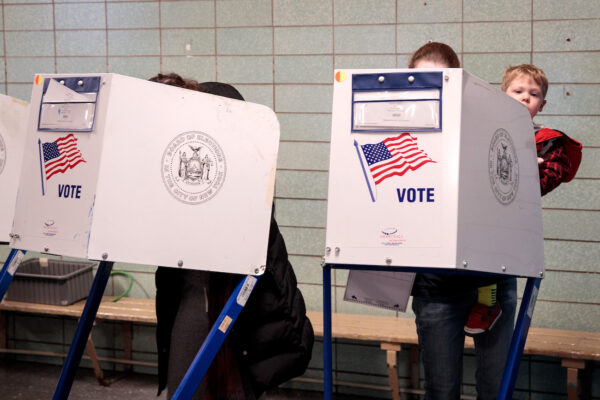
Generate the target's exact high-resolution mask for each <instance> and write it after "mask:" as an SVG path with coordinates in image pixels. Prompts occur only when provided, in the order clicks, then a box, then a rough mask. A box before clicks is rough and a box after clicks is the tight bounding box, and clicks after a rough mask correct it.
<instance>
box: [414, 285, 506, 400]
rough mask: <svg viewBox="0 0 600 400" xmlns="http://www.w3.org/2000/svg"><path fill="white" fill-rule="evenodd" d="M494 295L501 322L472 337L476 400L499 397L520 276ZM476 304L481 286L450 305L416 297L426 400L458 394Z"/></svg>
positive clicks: (447, 398)
mask: <svg viewBox="0 0 600 400" xmlns="http://www.w3.org/2000/svg"><path fill="white" fill-rule="evenodd" d="M496 296H497V297H496V298H497V301H498V303H499V304H500V307H501V308H502V316H501V317H500V320H498V322H496V324H495V325H494V327H493V329H492V330H491V331H489V332H487V333H483V334H481V335H478V336H476V337H475V338H474V340H475V356H476V360H477V372H476V374H475V378H476V382H477V399H478V400H494V399H496V396H497V394H498V390H499V388H500V383H501V381H502V374H503V371H504V364H505V361H506V356H507V354H508V350H509V348H510V341H511V338H512V332H513V327H514V320H515V310H516V307H517V280H516V278H511V279H508V280H506V281H504V282H501V283H499V284H498V290H497V294H496ZM476 302H477V290H473V291H472V293H468V294H467V295H466V296H464V298H462V299H460V300H459V301H457V302H452V303H450V302H435V301H431V300H429V299H427V298H423V297H415V298H413V303H412V307H413V311H414V312H415V315H416V323H417V334H418V336H419V349H420V351H421V357H422V360H423V368H424V370H425V392H426V394H425V399H426V400H456V399H459V398H460V387H461V383H462V369H463V367H462V364H463V363H462V360H463V349H464V342H465V332H464V325H465V323H466V322H467V319H468V317H469V313H470V312H471V307H472V306H473V305H474V304H475V303H476Z"/></svg>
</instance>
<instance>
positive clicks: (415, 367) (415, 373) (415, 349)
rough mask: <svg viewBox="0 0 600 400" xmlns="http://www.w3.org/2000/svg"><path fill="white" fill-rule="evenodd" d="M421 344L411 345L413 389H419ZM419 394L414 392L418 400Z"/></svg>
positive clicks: (411, 380) (414, 396) (414, 397)
mask: <svg viewBox="0 0 600 400" xmlns="http://www.w3.org/2000/svg"><path fill="white" fill-rule="evenodd" d="M419 378H420V377H419V346H418V345H416V344H412V345H410V385H411V386H412V388H413V389H419ZM419 398H420V396H419V395H417V394H413V399H415V400H418V399H419Z"/></svg>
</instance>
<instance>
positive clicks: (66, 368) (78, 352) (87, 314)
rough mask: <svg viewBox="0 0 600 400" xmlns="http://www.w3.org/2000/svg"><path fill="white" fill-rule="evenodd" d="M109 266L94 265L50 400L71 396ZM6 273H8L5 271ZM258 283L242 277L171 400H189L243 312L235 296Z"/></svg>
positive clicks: (4, 283)
mask: <svg viewBox="0 0 600 400" xmlns="http://www.w3.org/2000/svg"><path fill="white" fill-rule="evenodd" d="M19 252H21V255H24V254H25V250H19V249H12V250H11V251H10V253H9V255H8V257H7V259H6V262H5V263H4V266H3V267H2V270H1V271H0V301H1V300H2V299H3V298H4V295H5V294H6V291H7V290H8V288H9V287H10V284H11V282H12V279H13V277H14V273H15V272H16V270H17V269H18V267H19V264H20V260H19V259H18V257H19ZM15 257H17V259H15ZM21 258H22V257H21ZM13 261H14V262H13ZM113 265H114V262H113V261H100V263H99V264H98V270H97V271H96V275H95V277H94V281H93V283H92V287H91V289H90V292H89V295H88V297H87V299H86V302H85V306H84V308H83V312H82V314H81V318H80V319H79V323H78V324H77V329H76V331H75V335H74V337H73V341H72V342H71V346H70V347H69V353H68V354H67V358H66V360H65V363H64V364H63V368H62V371H61V374H60V377H59V380H58V383H57V385H56V389H55V391H54V395H53V397H52V399H53V400H65V399H68V398H69V393H70V392H71V388H72V386H73V381H74V380H75V373H76V372H77V368H79V363H80V362H81V357H82V356H83V351H84V350H85V346H86V343H87V340H88V337H89V336H90V333H91V331H92V327H93V325H94V320H95V319H96V314H97V312H98V308H99V307H100V302H101V300H102V295H103V294H104V290H105V289H106V285H107V283H108V279H109V278H110V273H111V271H112V268H113ZM9 269H11V270H10V271H9ZM259 279H260V275H259V276H254V275H247V276H245V277H243V276H242V279H241V280H240V282H239V283H238V285H237V286H236V288H235V289H234V290H233V292H232V293H231V295H230V296H229V299H228V300H227V303H226V304H225V306H224V307H223V310H222V311H221V314H219V317H218V318H217V320H216V321H215V323H214V325H213V326H212V328H211V329H210V331H209V332H208V336H207V337H206V339H205V340H204V342H203V343H202V346H201V347H200V349H199V350H198V353H197V354H196V357H195V358H194V360H193V361H192V363H191V364H190V366H189V368H188V370H187V372H186V374H185V376H184V377H183V379H182V380H181V382H180V384H179V386H178V387H177V390H176V392H175V394H174V395H173V399H174V400H188V399H191V398H192V396H193V395H194V393H195V392H196V390H197V389H198V386H199V385H200V382H201V381H202V379H203V378H204V375H205V374H206V371H207V370H208V368H209V367H210V364H211V363H212V361H213V359H214V358H215V356H216V355H217V353H218V352H219V349H220V348H221V346H222V344H223V342H224V341H225V339H226V338H227V335H228V334H229V332H231V328H232V327H233V325H234V324H235V321H236V320H237V317H238V316H239V314H240V312H241V311H242V309H243V308H244V305H242V304H240V303H239V302H238V298H239V297H238V296H239V295H240V293H241V292H242V291H244V293H243V296H244V297H246V298H248V297H249V296H250V295H251V293H252V290H253V289H254V287H255V285H256V282H257V281H258V280H259ZM251 280H253V282H250V281H251ZM246 283H250V284H248V285H247V284H246ZM244 304H245V303H244ZM226 318H229V319H230V320H229V321H227V324H226V325H225V324H223V321H224V320H225V319H226Z"/></svg>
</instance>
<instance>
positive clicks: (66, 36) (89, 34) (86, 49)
mask: <svg viewBox="0 0 600 400" xmlns="http://www.w3.org/2000/svg"><path fill="white" fill-rule="evenodd" d="M56 55H57V56H104V55H106V31H91V30H90V31H88V30H85V31H58V32H56Z"/></svg>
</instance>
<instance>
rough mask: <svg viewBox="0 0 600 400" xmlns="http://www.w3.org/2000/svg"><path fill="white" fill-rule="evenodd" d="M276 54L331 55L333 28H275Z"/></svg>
mask: <svg viewBox="0 0 600 400" xmlns="http://www.w3.org/2000/svg"><path fill="white" fill-rule="evenodd" d="M274 36H275V47H274V48H275V54H331V53H332V51H333V36H332V28H331V27H329V26H323V27H290V28H288V27H281V28H275V30H274Z"/></svg>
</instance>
